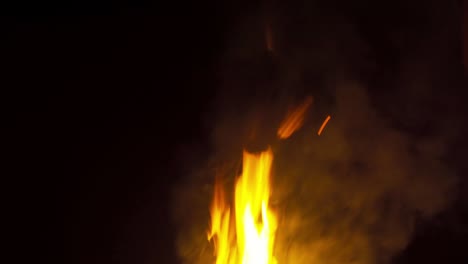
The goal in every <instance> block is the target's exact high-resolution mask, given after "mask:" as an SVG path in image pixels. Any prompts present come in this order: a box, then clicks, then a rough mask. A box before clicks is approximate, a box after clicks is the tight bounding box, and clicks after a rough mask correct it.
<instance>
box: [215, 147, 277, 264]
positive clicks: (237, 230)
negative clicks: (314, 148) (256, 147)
mask: <svg viewBox="0 0 468 264" xmlns="http://www.w3.org/2000/svg"><path fill="white" fill-rule="evenodd" d="M272 162H273V152H272V151H271V149H268V150H266V151H263V152H261V153H259V154H253V153H249V152H247V151H244V154H243V169H242V175H241V176H240V177H239V178H238V179H237V181H236V185H235V190H234V203H235V207H234V208H235V219H231V212H230V208H229V206H227V205H226V202H225V197H224V191H223V186H222V185H221V184H220V182H219V181H217V182H216V185H215V193H214V199H213V204H212V208H211V218H212V220H211V231H210V233H209V235H208V239H210V240H211V239H212V238H213V239H214V244H215V255H216V262H215V263H216V264H275V263H276V259H275V258H274V256H273V245H274V240H275V231H276V227H277V219H276V215H275V214H274V213H273V212H272V210H271V209H270V208H269V204H268V202H269V198H270V171H271V166H272ZM232 221H234V222H235V223H232Z"/></svg>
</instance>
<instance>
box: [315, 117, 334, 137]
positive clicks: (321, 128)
mask: <svg viewBox="0 0 468 264" xmlns="http://www.w3.org/2000/svg"><path fill="white" fill-rule="evenodd" d="M330 118H331V117H330V116H327V118H325V121H323V123H322V126H320V129H319V131H318V132H317V134H318V135H319V136H320V134H322V131H323V129H324V128H325V126H326V125H327V123H328V121H330Z"/></svg>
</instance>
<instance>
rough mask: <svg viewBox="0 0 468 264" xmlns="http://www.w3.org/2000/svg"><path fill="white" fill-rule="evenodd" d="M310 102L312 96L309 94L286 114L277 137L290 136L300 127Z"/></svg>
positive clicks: (284, 137)
mask: <svg viewBox="0 0 468 264" xmlns="http://www.w3.org/2000/svg"><path fill="white" fill-rule="evenodd" d="M311 104H312V97H311V96H309V97H307V98H306V100H305V101H304V102H303V103H302V104H301V105H299V106H298V107H297V108H296V109H294V111H292V112H291V113H290V114H289V115H287V116H286V118H285V119H284V120H283V122H282V123H281V125H280V128H279V129H278V137H279V138H280V139H286V138H288V137H290V136H291V135H292V134H293V133H294V132H296V130H298V129H299V128H301V126H302V123H303V122H304V115H305V113H306V111H307V109H308V108H309V106H310V105H311Z"/></svg>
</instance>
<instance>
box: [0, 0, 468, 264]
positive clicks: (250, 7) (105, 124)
mask: <svg viewBox="0 0 468 264" xmlns="http://www.w3.org/2000/svg"><path fill="white" fill-rule="evenodd" d="M344 2H346V4H345V3H344ZM358 2H359V3H357V4H356V5H352V4H350V3H348V2H347V1H343V3H340V1H334V2H333V3H332V4H331V5H333V4H335V5H336V8H341V9H343V10H348V11H347V12H349V13H351V14H353V16H355V17H356V23H360V25H361V26H362V27H363V28H366V30H367V31H366V32H368V36H367V38H368V40H369V42H370V43H373V45H376V47H377V48H380V49H382V50H383V51H384V52H385V49H386V46H385V43H382V41H381V40H380V36H381V35H382V34H383V33H382V32H385V31H386V30H391V29H392V27H397V26H398V27H402V26H403V27H404V22H402V23H403V24H400V25H395V24H394V23H392V21H391V19H390V18H389V17H391V16H398V15H399V14H400V15H401V14H403V13H404V12H403V11H401V10H405V2H404V1H400V2H401V3H400V2H398V1H391V2H392V3H393V2H395V3H394V5H393V4H390V5H388V6H391V7H392V8H394V9H392V11H394V12H393V14H390V15H386V16H383V14H384V13H385V11H386V10H384V9H385V7H379V5H378V4H376V3H372V1H358ZM416 2H418V3H417V4H414V6H413V8H414V7H417V6H418V5H421V6H423V4H422V3H423V1H416ZM432 2H436V1H432ZM441 2H443V1H441ZM259 6H260V3H256V2H252V1H230V2H229V1H211V2H207V1H205V2H203V1H194V2H190V3H182V2H177V1H173V2H171V3H158V1H153V2H149V1H132V2H124V1H119V2H116V1H112V2H110V1H109V2H104V1H93V2H86V1H79V2H67V3H65V2H63V3H55V2H47V3H36V4H27V3H22V4H18V5H15V6H8V7H6V8H3V9H2V10H3V11H2V13H3V15H4V16H2V18H1V22H2V23H1V24H2V28H3V29H4V30H2V32H3V33H2V68H3V70H2V75H3V76H4V78H3V80H4V82H3V83H4V84H3V86H4V87H6V88H7V89H5V96H3V99H4V100H5V103H4V106H7V108H6V113H7V115H8V116H13V117H14V122H15V126H14V127H15V129H14V131H13V133H14V134H13V137H11V138H12V139H13V140H11V142H12V143H13V145H14V146H13V149H12V152H11V153H10V156H12V157H15V158H18V159H15V160H17V161H18V163H12V164H13V165H14V166H15V174H14V175H15V176H16V178H17V179H19V181H20V185H19V186H20V190H19V191H18V192H16V196H14V197H16V198H15V199H12V201H14V202H15V205H13V207H14V209H15V211H17V212H20V211H21V212H22V213H24V212H25V216H24V217H20V219H18V223H19V224H20V225H21V228H20V229H19V230H21V231H23V232H21V234H22V235H21V236H20V239H19V240H21V241H20V242H21V243H24V242H26V243H27V244H28V247H27V248H31V250H28V252H34V253H32V254H33V255H34V256H38V257H39V256H44V257H46V258H56V259H57V260H58V261H60V262H62V263H101V264H102V263H177V259H176V253H175V249H174V245H173V244H174V241H173V240H174V237H175V227H174V226H172V225H171V220H170V201H169V197H170V192H171V188H172V186H173V184H174V182H175V180H176V179H177V178H178V177H180V176H181V175H180V171H181V168H180V166H181V164H177V163H176V159H175V154H176V153H178V150H179V148H180V146H186V145H190V146H193V147H194V148H196V149H198V150H197V151H199V152H200V153H201V155H203V154H204V153H207V152H208V150H209V148H208V143H207V142H208V133H207V131H206V129H205V127H203V126H202V123H201V118H202V116H203V115H204V114H205V113H206V112H207V111H210V106H211V104H212V101H213V97H214V91H215V88H216V85H217V83H216V81H215V80H214V78H212V76H214V72H215V65H216V61H217V59H219V57H220V56H221V55H222V54H223V51H224V47H225V46H226V40H227V39H228V37H227V34H228V33H227V32H228V31H229V29H230V28H231V27H232V26H233V25H234V24H235V23H236V21H238V20H239V19H242V16H243V15H245V14H247V13H250V12H253V11H255V10H257V8H258V7H259ZM388 6H387V8H388ZM436 6H437V5H434V7H436ZM398 10H400V11H401V12H402V13H398V12H399V11H398ZM412 10H417V8H416V9H412ZM391 13H392V12H391ZM455 15H458V14H454V16H455ZM406 17H411V14H409V15H408V14H406ZM386 19H388V23H386ZM376 21H377V22H378V23H373V22H376ZM456 45H457V44H454V47H455V46H456ZM461 60H462V59H461V56H460V62H459V63H455V64H454V71H456V70H458V69H459V68H460V65H461ZM460 91H462V92H461V94H460V96H464V95H463V90H460ZM460 145H461V146H466V143H464V142H460ZM461 149H463V147H461ZM457 155H458V156H457V157H456V159H458V160H460V162H459V163H460V164H463V157H462V156H463V151H460V153H458V154H457ZM465 166H466V165H465ZM457 169H459V171H461V172H462V182H461V183H460V186H462V187H460V189H461V190H467V189H466V180H464V178H463V172H464V171H466V168H465V167H464V166H463V165H460V167H459V168H457ZM463 186H465V187H463ZM16 202H17V204H18V205H17V206H16ZM466 205H467V204H466V195H464V196H463V194H462V196H461V198H459V199H458V200H457V201H456V202H455V204H454V205H453V206H452V208H450V209H449V210H447V211H446V212H444V213H443V214H442V215H441V216H439V217H438V218H437V219H436V220H434V223H432V224H430V225H428V226H427V227H425V228H424V229H422V231H420V232H419V233H418V234H417V236H416V238H415V240H414V242H413V243H411V245H410V246H409V247H408V249H407V250H406V251H405V252H404V253H403V254H402V256H399V257H397V258H396V259H395V262H398V263H467V262H466V261H467V260H468V257H467V254H466V252H464V249H465V248H466V245H467V244H468V239H467V237H466V224H465V223H464V221H467V219H468V218H467V216H466V214H467V207H466ZM454 219H455V220H454ZM15 221H16V220H15ZM454 223H457V224H458V225H460V226H459V227H456V228H454V226H453V225H454ZM460 230H465V231H464V232H465V233H464V232H463V231H460ZM18 236H19V235H18ZM39 248H41V249H39ZM63 257H64V258H63Z"/></svg>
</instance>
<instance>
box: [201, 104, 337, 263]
mask: <svg viewBox="0 0 468 264" xmlns="http://www.w3.org/2000/svg"><path fill="white" fill-rule="evenodd" d="M311 104H312V97H308V98H307V99H306V100H305V101H304V102H303V103H302V104H301V105H300V106H298V107H297V108H296V109H294V110H293V111H291V113H290V114H289V115H288V116H287V117H286V118H285V120H284V121H283V122H282V123H281V125H280V127H279V129H278V133H277V136H278V138H279V139H282V140H284V139H287V138H289V137H290V136H291V135H292V134H293V133H294V132H295V131H296V130H298V129H299V128H300V127H301V126H302V123H303V120H304V115H305V113H306V110H307V109H308V108H309V106H310V105H311ZM329 119H330V116H328V117H327V119H326V121H325V122H324V123H323V125H322V126H321V128H320V130H319V132H318V134H319V135H320V133H321V132H322V130H323V128H324V126H325V125H326V123H327V122H328V120H329ZM273 156H274V153H273V151H272V149H271V148H270V147H268V149H266V150H264V151H261V152H260V153H250V152H248V151H247V150H244V152H243V159H242V173H241V175H240V176H239V177H238V178H237V180H236V183H235V188H234V199H233V204H231V205H230V204H229V202H228V201H229V199H226V198H227V197H226V191H225V190H224V186H223V184H222V180H221V179H219V178H218V179H217V182H216V184H215V187H214V197H213V202H212V207H211V229H210V231H209V232H208V240H210V241H213V242H214V249H215V252H214V254H215V256H216V262H215V263H216V264H276V263H277V260H276V258H275V254H274V244H275V235H276V231H277V226H278V216H277V213H275V212H274V210H273V209H272V208H271V207H270V205H269V199H270V195H271V191H272V186H271V182H270V173H271V168H272V163H273Z"/></svg>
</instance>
